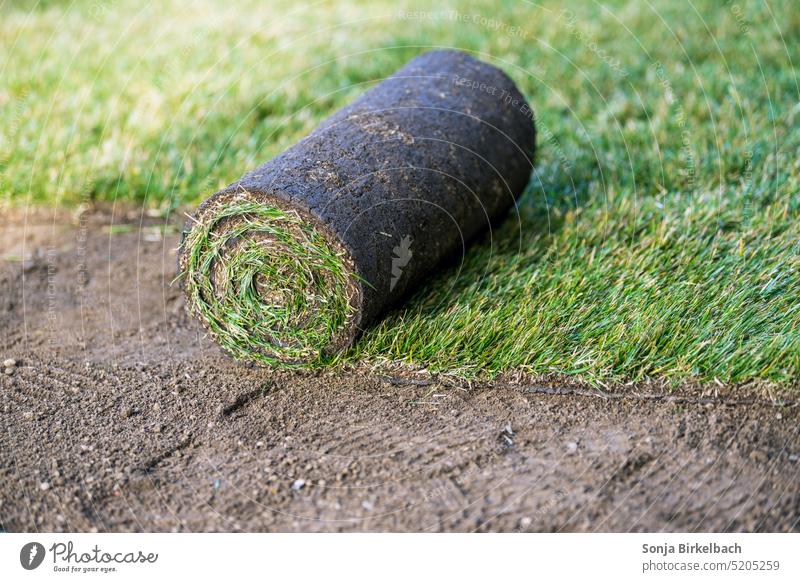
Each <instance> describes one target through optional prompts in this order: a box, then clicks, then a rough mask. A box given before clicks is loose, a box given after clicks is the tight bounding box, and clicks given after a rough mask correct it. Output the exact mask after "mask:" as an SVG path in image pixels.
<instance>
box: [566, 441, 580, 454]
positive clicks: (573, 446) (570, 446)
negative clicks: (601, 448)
mask: <svg viewBox="0 0 800 582" xmlns="http://www.w3.org/2000/svg"><path fill="white" fill-rule="evenodd" d="M567 451H568V452H570V453H576V452H577V451H578V443H575V442H569V443H567Z"/></svg>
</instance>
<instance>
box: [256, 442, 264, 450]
mask: <svg viewBox="0 0 800 582" xmlns="http://www.w3.org/2000/svg"><path fill="white" fill-rule="evenodd" d="M263 446H264V441H258V442H256V447H258V448H259V449H260V448H261V447H263Z"/></svg>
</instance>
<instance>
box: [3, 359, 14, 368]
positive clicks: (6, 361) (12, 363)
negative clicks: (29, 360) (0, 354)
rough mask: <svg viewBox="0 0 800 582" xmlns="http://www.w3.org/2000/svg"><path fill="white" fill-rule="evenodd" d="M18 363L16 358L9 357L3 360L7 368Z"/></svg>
mask: <svg viewBox="0 0 800 582" xmlns="http://www.w3.org/2000/svg"><path fill="white" fill-rule="evenodd" d="M16 365H17V361H16V360H15V359H14V358H7V359H5V360H3V366H4V367H6V368H13V367H15V366H16Z"/></svg>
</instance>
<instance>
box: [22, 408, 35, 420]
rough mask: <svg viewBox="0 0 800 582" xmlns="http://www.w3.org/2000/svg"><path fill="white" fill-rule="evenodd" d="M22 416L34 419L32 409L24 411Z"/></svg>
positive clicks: (26, 418)
mask: <svg viewBox="0 0 800 582" xmlns="http://www.w3.org/2000/svg"><path fill="white" fill-rule="evenodd" d="M22 418H24V419H25V420H33V412H31V411H30V410H26V411H25V412H23V413H22Z"/></svg>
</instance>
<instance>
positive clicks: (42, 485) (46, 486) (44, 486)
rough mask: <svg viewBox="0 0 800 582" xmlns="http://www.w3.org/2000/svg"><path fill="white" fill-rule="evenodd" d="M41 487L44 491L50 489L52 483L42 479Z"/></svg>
mask: <svg viewBox="0 0 800 582" xmlns="http://www.w3.org/2000/svg"><path fill="white" fill-rule="evenodd" d="M39 489H41V490H42V491H47V490H48V489H50V483H48V482H47V481H42V482H41V483H39Z"/></svg>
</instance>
